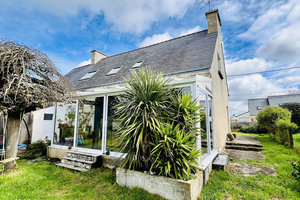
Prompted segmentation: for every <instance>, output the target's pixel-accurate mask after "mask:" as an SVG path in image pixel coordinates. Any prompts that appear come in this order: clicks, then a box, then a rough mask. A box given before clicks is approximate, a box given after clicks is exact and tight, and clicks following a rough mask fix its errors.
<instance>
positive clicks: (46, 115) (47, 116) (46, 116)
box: [44, 113, 53, 120]
mask: <svg viewBox="0 0 300 200" xmlns="http://www.w3.org/2000/svg"><path fill="white" fill-rule="evenodd" d="M52 118H53V114H47V113H45V114H44V120H52Z"/></svg>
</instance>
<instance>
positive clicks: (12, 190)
mask: <svg viewBox="0 0 300 200" xmlns="http://www.w3.org/2000/svg"><path fill="white" fill-rule="evenodd" d="M25 163H26V161H24V160H20V161H18V166H19V169H18V171H15V172H10V173H7V174H4V175H3V177H2V176H0V191H1V192H0V199H6V200H15V199H36V200H39V199H43V200H47V199H49V200H52V199H64V200H67V199H70V200H72V199H86V200H89V199H91V200H92V199H105V200H106V199H109V200H120V199H122V200H123V199H124V200H136V199H145V200H160V199H161V200H162V198H161V197H159V196H158V195H152V194H149V193H148V192H146V191H144V190H142V189H138V188H133V189H130V188H127V187H121V186H119V185H118V184H117V183H116V180H115V173H114V172H113V171H112V170H111V169H105V168H98V169H93V170H91V171H89V172H81V173H80V172H75V171H71V170H68V169H65V168H58V167H56V166H55V165H51V164H50V163H49V162H46V161H43V162H38V163H34V164H25Z"/></svg>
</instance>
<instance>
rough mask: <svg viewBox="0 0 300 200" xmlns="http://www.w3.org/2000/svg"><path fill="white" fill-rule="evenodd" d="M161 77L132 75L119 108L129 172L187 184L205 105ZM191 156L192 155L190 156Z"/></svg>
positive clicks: (122, 145) (148, 73) (142, 73)
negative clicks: (149, 173) (142, 173)
mask: <svg viewBox="0 0 300 200" xmlns="http://www.w3.org/2000/svg"><path fill="white" fill-rule="evenodd" d="M169 81H170V80H169V79H166V78H163V76H162V74H155V73H152V72H151V71H150V70H146V71H143V70H140V71H139V75H138V74H137V73H136V72H133V74H132V78H130V79H128V80H126V82H127V90H126V91H125V94H122V95H120V102H119V103H118V104H117V105H116V106H115V108H116V109H115V113H116V116H117V121H118V122H119V123H120V127H119V131H118V140H119V141H120V151H121V152H126V153H127V156H126V158H125V162H124V167H125V168H128V169H136V170H141V171H152V172H154V173H157V174H161V175H165V176H170V177H175V178H177V177H178V178H180V179H184V180H186V179H187V178H189V177H190V173H189V172H194V171H195V170H196V165H195V162H196V161H197V157H198V156H199V155H200V152H199V151H196V142H195V141H196V137H197V134H198V129H197V128H196V123H197V122H199V120H200V114H199V112H200V106H197V103H196V100H192V97H191V95H190V94H182V93H181V92H180V90H176V89H172V87H171V86H170V85H168V82H169ZM188 154H190V155H191V156H187V155H188Z"/></svg>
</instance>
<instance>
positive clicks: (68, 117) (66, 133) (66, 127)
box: [53, 104, 76, 146]
mask: <svg viewBox="0 0 300 200" xmlns="http://www.w3.org/2000/svg"><path fill="white" fill-rule="evenodd" d="M75 113H76V104H58V105H57V108H56V119H55V122H54V123H55V128H54V137H53V144H58V145H64V146H73V140H74V127H75Z"/></svg>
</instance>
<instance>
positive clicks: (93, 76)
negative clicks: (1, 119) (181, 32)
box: [48, 10, 230, 177]
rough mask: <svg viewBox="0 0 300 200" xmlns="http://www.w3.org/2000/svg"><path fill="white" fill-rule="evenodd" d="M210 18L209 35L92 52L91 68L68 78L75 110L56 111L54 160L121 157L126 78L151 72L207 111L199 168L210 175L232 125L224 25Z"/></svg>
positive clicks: (66, 107) (216, 16) (51, 149)
mask: <svg viewBox="0 0 300 200" xmlns="http://www.w3.org/2000/svg"><path fill="white" fill-rule="evenodd" d="M206 17H207V24H208V29H207V30H203V31H200V32H196V33H192V34H188V35H185V36H181V37H178V38H174V39H171V40H168V41H165V42H160V43H157V44H153V45H150V46H146V47H142V48H139V49H135V50H132V51H128V52H124V53H120V54H117V55H113V56H107V55H105V54H103V53H101V52H99V51H98V50H93V51H92V52H91V53H92V56H91V64H88V65H85V66H81V67H77V68H74V69H73V70H72V71H71V72H69V73H68V74H66V77H67V78H68V79H69V80H70V81H71V82H72V83H73V84H74V86H75V87H76V89H77V94H78V96H79V99H77V100H76V103H74V104H69V105H64V104H57V105H56V107H55V111H54V116H53V122H54V126H53V127H54V132H53V136H51V137H49V138H51V140H52V143H51V146H50V147H49V149H48V155H49V157H53V158H63V159H65V158H64V157H66V155H67V152H68V149H70V148H72V150H74V151H73V152H77V153H78V152H80V154H81V155H84V154H85V153H86V154H88V155H91V154H93V155H103V157H106V158H107V157H111V158H118V157H120V156H122V155H123V153H120V152H117V149H116V144H117V140H116V130H117V129H118V121H117V120H116V119H114V115H113V110H112V107H113V106H114V104H115V101H116V99H117V98H118V95H119V94H121V93H122V92H124V90H125V81H124V78H126V77H129V76H130V75H131V73H132V71H133V70H138V69H140V68H145V67H148V68H151V70H152V71H157V72H161V73H163V74H164V75H165V76H168V77H170V78H172V81H171V83H170V84H172V85H173V86H174V87H176V88H181V89H182V90H184V91H185V92H191V94H192V95H193V97H194V98H197V99H198V104H201V105H203V107H202V108H203V111H204V112H205V115H206V117H205V120H206V121H205V123H204V124H206V126H205V127H201V128H202V132H201V137H199V138H198V142H197V145H198V148H202V149H203V155H202V157H201V158H199V160H200V161H201V162H200V163H201V166H200V167H201V168H202V169H203V170H204V171H207V173H208V174H209V172H210V171H211V166H212V162H213V160H214V159H215V158H216V156H217V155H218V154H219V153H221V152H222V151H223V150H224V148H225V143H226V137H227V134H228V133H229V132H230V123H229V121H230V119H229V114H228V86H227V77H226V71H225V66H224V55H223V46H222V37H221V31H220V27H221V20H220V17H219V13H218V10H215V11H211V12H208V13H206ZM199 126H200V123H199ZM49 130H50V128H49ZM104 155H105V156H104ZM73 158H74V157H72V159H73ZM104 162H105V161H104ZM68 163H69V164H70V162H64V165H63V166H65V167H68V165H69V164H68ZM70 168H72V167H70ZM206 177H208V175H207V174H206Z"/></svg>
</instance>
